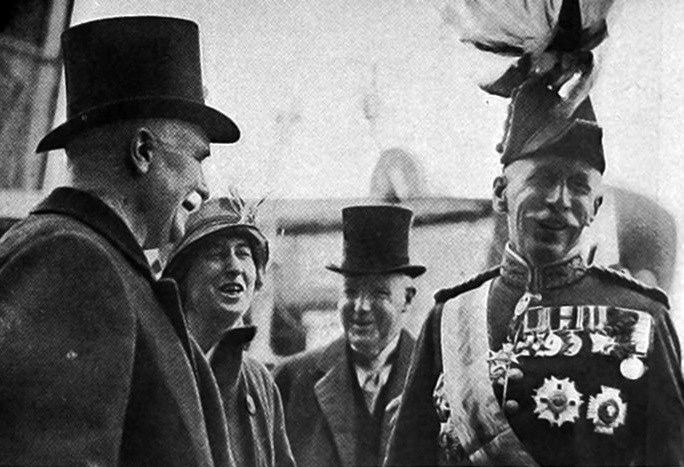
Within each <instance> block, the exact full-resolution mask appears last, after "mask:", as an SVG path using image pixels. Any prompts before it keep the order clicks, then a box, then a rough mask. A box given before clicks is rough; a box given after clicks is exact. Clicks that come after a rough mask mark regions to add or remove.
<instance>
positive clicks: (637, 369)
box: [620, 355, 646, 381]
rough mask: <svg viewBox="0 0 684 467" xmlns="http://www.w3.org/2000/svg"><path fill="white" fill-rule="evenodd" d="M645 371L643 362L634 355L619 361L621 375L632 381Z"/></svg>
mask: <svg viewBox="0 0 684 467" xmlns="http://www.w3.org/2000/svg"><path fill="white" fill-rule="evenodd" d="M645 372H646V367H645V366H644V362H642V361H641V360H640V359H639V358H637V357H636V356H634V355H632V356H631V357H627V358H625V359H624V360H623V361H622V363H620V373H622V376H624V377H625V378H627V379H631V380H632V381H634V380H637V379H639V378H641V377H642V376H643V375H644V373H645Z"/></svg>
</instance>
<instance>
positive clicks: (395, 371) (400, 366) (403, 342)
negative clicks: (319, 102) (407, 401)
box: [380, 331, 415, 454]
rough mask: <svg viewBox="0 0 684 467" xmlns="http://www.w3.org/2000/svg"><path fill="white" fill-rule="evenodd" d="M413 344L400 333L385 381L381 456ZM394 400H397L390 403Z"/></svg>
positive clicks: (404, 378)
mask: <svg viewBox="0 0 684 467" xmlns="http://www.w3.org/2000/svg"><path fill="white" fill-rule="evenodd" d="M414 344H415V340H414V339H413V337H411V335H410V334H409V333H408V332H406V331H401V337H400V338H399V344H398V346H397V357H396V360H395V361H394V364H393V366H392V373H391V374H390V377H389V379H388V380H387V388H386V390H387V398H386V399H385V400H386V401H387V402H388V404H387V407H386V408H385V413H384V414H383V417H382V435H381V438H380V452H381V453H382V454H384V452H385V449H386V448H387V443H388V442H389V438H390V435H391V434H392V428H393V425H394V424H393V423H391V421H392V417H393V416H395V414H396V411H397V410H398V409H399V405H398V398H399V397H400V396H401V393H402V391H403V390H404V381H405V380H406V375H407V374H408V370H409V365H410V364H411V354H412V353H413V346H414ZM395 399H397V400H396V401H395V402H392V401H394V400H395ZM388 409H389V410H388Z"/></svg>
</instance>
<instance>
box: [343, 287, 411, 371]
mask: <svg viewBox="0 0 684 467" xmlns="http://www.w3.org/2000/svg"><path fill="white" fill-rule="evenodd" d="M414 295H415V289H414V288H413V286H412V281H411V279H410V278H409V277H407V276H406V275H403V274H372V275H364V276H344V287H343V290H342V296H341V297H340V301H339V305H338V308H339V310H340V312H341V315H342V326H343V327H344V332H345V335H346V337H347V341H348V342H349V344H350V346H351V347H352V349H353V350H355V351H356V352H357V353H358V354H360V355H361V356H362V357H363V358H365V359H367V360H372V359H374V358H375V357H377V356H378V355H379V354H380V352H382V350H383V349H384V348H385V347H386V346H387V344H389V342H391V341H392V339H394V338H395V337H397V336H398V335H399V332H400V331H401V328H402V324H403V315H404V312H406V310H407V309H408V307H409V305H410V304H411V301H412V300H413V296H414Z"/></svg>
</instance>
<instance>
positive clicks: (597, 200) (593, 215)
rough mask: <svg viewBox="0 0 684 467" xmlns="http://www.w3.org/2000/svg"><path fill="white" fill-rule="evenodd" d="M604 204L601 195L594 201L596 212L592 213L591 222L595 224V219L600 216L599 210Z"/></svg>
mask: <svg viewBox="0 0 684 467" xmlns="http://www.w3.org/2000/svg"><path fill="white" fill-rule="evenodd" d="M602 204H603V195H599V196H597V197H596V198H595V199H594V212H593V213H592V216H591V218H590V219H589V221H590V222H593V220H594V218H595V217H596V215H597V214H598V211H599V208H600V207H601V205H602Z"/></svg>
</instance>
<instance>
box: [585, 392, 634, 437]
mask: <svg viewBox="0 0 684 467" xmlns="http://www.w3.org/2000/svg"><path fill="white" fill-rule="evenodd" d="M626 415H627V404H626V403H625V402H624V401H623V400H622V397H620V391H619V390H618V389H615V388H611V387H608V386H601V392H600V393H598V394H597V395H595V396H591V397H590V398H589V407H588V408H587V418H588V419H589V420H591V421H593V422H594V431H596V433H603V434H606V435H612V434H613V432H614V431H615V428H617V427H619V426H621V425H624V424H625V416H626Z"/></svg>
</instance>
